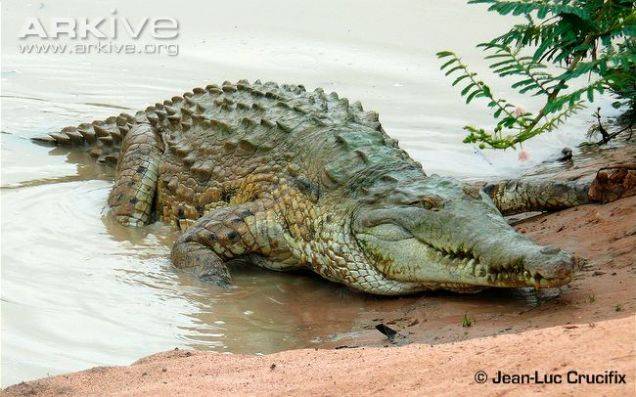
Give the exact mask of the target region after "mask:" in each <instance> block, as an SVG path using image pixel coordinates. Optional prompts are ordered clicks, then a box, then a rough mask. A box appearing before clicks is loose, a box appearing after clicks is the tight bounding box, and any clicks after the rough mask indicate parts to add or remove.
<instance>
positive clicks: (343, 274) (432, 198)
mask: <svg viewBox="0 0 636 397" xmlns="http://www.w3.org/2000/svg"><path fill="white" fill-rule="evenodd" d="M34 139H35V140H36V141H38V142H40V143H46V144H54V145H58V146H67V147H79V148H83V150H85V151H86V152H87V153H88V154H89V155H90V156H91V157H92V158H94V159H95V160H96V161H98V162H100V163H105V164H111V165H113V166H114V167H116V178H115V181H114V186H113V188H112V190H111V192H110V195H109V198H108V206H109V209H110V210H109V211H110V214H112V216H113V217H114V218H115V219H117V221H118V222H120V223H121V224H123V225H126V226H130V227H140V226H143V225H146V224H149V223H152V222H157V221H161V222H165V223H168V224H170V225H173V226H174V228H175V229H178V230H179V231H180V232H179V236H178V238H177V239H176V241H175V243H174V245H173V247H172V251H171V261H172V263H173V265H174V266H175V267H176V268H179V269H185V270H189V271H192V272H194V273H195V274H196V275H197V276H198V277H200V278H201V279H202V280H205V281H208V282H210V283H213V284H216V285H219V286H228V285H230V281H231V277H230V272H229V268H230V267H231V265H232V263H235V262H236V261H243V262H249V263H252V264H254V265H257V266H260V267H263V268H266V269H271V270H276V271H285V270H294V269H311V270H312V271H313V272H315V273H317V274H318V275H320V276H322V277H323V278H325V279H328V280H331V281H333V282H337V283H341V284H344V285H346V286H348V287H350V288H352V289H354V290H358V291H363V292H366V293H370V294H378V295H401V294H410V293H414V292H418V291H423V290H436V289H446V290H451V291H456V292H476V291H479V290H481V289H484V288H487V287H504V288H506V287H507V288H517V287H535V288H548V287H558V286H561V285H564V284H566V283H568V282H569V281H570V280H571V279H572V277H573V273H574V270H575V261H574V259H573V256H572V255H571V254H569V253H566V252H564V251H562V250H560V249H557V248H554V247H550V246H547V247H544V246H540V245H538V244H536V243H534V242H533V241H531V240H530V239H529V238H527V237H525V236H523V235H522V234H519V233H517V232H516V231H515V230H514V229H513V228H512V227H511V226H510V225H509V224H508V222H507V221H506V219H505V218H504V216H503V215H506V214H510V213H516V212H522V211H530V210H554V209H560V208H566V207H570V206H573V205H578V204H583V203H587V202H589V201H590V198H589V197H588V194H587V190H588V186H585V185H579V184H576V183H573V182H544V183H538V184H533V183H527V182H523V181H518V180H513V181H504V182H500V183H495V184H491V185H488V186H486V187H485V188H484V189H481V188H480V187H479V186H475V185H473V184H467V183H463V182H460V181H458V180H455V179H452V178H448V177H442V176H437V175H427V174H426V173H425V172H424V170H423V169H422V166H421V164H420V163H418V162H416V161H415V160H413V159H412V158H411V157H410V156H409V155H408V154H407V153H406V152H405V151H404V150H403V149H401V148H400V147H399V145H398V142H397V141H396V140H395V139H393V138H391V137H390V136H389V135H387V134H386V132H385V131H384V129H383V127H382V125H381V123H380V121H379V117H378V114H377V113H376V112H373V111H365V110H363V108H362V105H361V104H360V102H354V103H350V102H349V100H348V99H346V98H341V97H339V96H338V94H336V93H333V92H332V93H330V94H326V93H325V92H324V90H322V89H316V90H314V91H308V90H306V89H305V88H304V87H303V86H302V85H295V84H281V85H278V84H276V83H273V82H267V83H261V82H260V81H258V80H257V81H255V82H253V83H250V82H248V81H247V80H240V81H238V82H237V83H232V82H228V81H225V82H223V83H222V84H220V85H215V84H211V85H208V86H206V87H204V88H195V89H193V90H192V91H190V92H186V93H184V94H183V95H180V96H175V97H173V98H172V99H169V100H165V101H163V102H160V103H156V104H155V105H152V106H149V107H147V108H146V109H145V110H142V111H139V112H137V113H136V114H135V115H129V114H125V113H122V114H119V115H117V116H112V117H109V118H106V119H105V120H97V121H93V122H91V123H83V124H79V125H78V126H71V127H66V128H63V129H62V130H61V131H59V132H53V133H50V134H49V135H46V136H44V137H39V138H34Z"/></svg>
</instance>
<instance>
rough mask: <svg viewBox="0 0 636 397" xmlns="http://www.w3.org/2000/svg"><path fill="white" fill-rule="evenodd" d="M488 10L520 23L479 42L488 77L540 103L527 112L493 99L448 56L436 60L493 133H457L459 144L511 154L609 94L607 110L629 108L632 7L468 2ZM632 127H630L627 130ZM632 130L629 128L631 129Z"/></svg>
mask: <svg viewBox="0 0 636 397" xmlns="http://www.w3.org/2000/svg"><path fill="white" fill-rule="evenodd" d="M469 3H470V4H475V3H487V4H490V7H489V9H488V10H489V11H494V12H496V13H498V14H500V15H509V14H511V15H522V16H524V17H525V23H521V24H517V25H515V26H514V27H513V28H512V29H510V30H509V31H508V32H506V33H504V34H503V35H501V36H498V37H496V38H494V39H492V40H491V41H489V42H486V43H481V44H479V45H478V46H477V47H479V48H482V49H483V50H484V52H485V53H486V54H487V55H486V56H485V58H486V59H487V60H488V61H489V62H490V68H491V70H492V71H493V72H494V73H495V74H496V75H498V76H499V77H507V76H512V77H515V78H516V81H515V82H514V83H513V84H512V88H513V89H516V90H518V91H519V93H521V94H525V95H532V96H540V97H542V98H544V101H543V105H542V106H541V108H540V109H539V110H537V111H535V112H527V111H525V110H523V109H522V108H521V107H518V106H515V105H513V104H512V103H510V101H508V100H506V99H504V98H500V97H497V96H496V95H495V94H494V93H493V92H492V90H491V88H490V87H489V86H488V85H487V84H486V83H484V81H482V80H481V79H479V77H478V76H477V74H476V73H474V72H472V71H471V70H470V69H469V68H468V66H467V65H466V64H465V63H463V62H462V60H461V58H460V57H459V56H458V55H457V54H455V53H454V52H452V51H441V52H438V53H437V56H438V58H440V59H443V60H444V63H443V65H442V66H441V69H442V70H443V71H444V72H445V74H446V75H447V76H453V77H455V79H454V81H453V83H452V85H453V86H456V85H460V86H461V87H462V90H461V95H462V96H463V97H465V99H466V103H470V102H471V101H472V100H474V99H478V98H483V99H485V100H486V101H488V107H489V108H491V110H492V113H493V116H494V118H495V119H496V120H497V124H496V126H495V127H494V128H493V129H492V130H486V129H485V128H479V127H475V126H472V125H467V126H465V127H464V129H466V130H467V131H468V135H467V136H466V138H465V139H464V142H465V143H476V144H479V146H480V147H481V148H485V147H487V146H489V147H491V148H496V149H506V148H509V147H514V146H516V145H517V144H519V143H521V142H524V141H526V140H528V139H530V138H532V137H534V136H536V135H539V134H542V133H545V132H549V131H552V130H554V129H556V128H557V127H558V126H560V125H561V124H563V123H564V122H565V120H566V119H567V118H568V117H570V116H572V115H573V114H574V113H576V112H577V111H579V110H581V109H583V108H584V107H585V103H586V102H593V101H594V95H595V94H603V93H604V92H605V91H606V90H609V91H610V92H611V93H612V94H613V95H614V97H615V98H616V101H615V103H614V106H616V107H622V106H629V107H630V109H631V111H632V113H633V109H634V108H635V106H636V44H635V39H634V37H635V36H636V13H635V12H634V1H633V0H629V1H628V0H518V1H513V0H503V1H500V0H471V1H469ZM632 124H633V123H632ZM630 128H631V127H630Z"/></svg>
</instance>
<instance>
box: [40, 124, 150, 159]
mask: <svg viewBox="0 0 636 397" xmlns="http://www.w3.org/2000/svg"><path fill="white" fill-rule="evenodd" d="M139 121H141V120H139V118H135V117H133V116H131V115H129V114H126V113H121V114H120V115H118V116H112V117H109V118H107V119H105V120H95V121H93V122H92V123H82V124H80V125H78V126H70V127H64V128H62V129H61V130H60V131H58V132H52V133H50V134H48V135H44V136H41V137H36V138H32V140H33V141H35V142H37V143H40V144H46V145H55V146H63V147H69V148H70V147H77V148H84V149H85V150H86V151H87V152H88V153H89V155H90V156H91V157H93V158H94V159H95V160H97V161H99V162H102V163H116V162H117V158H118V157H119V151H120V148H121V142H122V140H123V138H124V137H125V136H126V134H127V133H128V132H129V131H130V129H131V128H132V127H133V126H134V125H135V124H136V123H138V122H139Z"/></svg>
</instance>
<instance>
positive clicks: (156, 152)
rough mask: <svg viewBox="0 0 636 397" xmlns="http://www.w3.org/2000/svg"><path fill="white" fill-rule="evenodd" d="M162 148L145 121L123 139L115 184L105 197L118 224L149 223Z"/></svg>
mask: <svg viewBox="0 0 636 397" xmlns="http://www.w3.org/2000/svg"><path fill="white" fill-rule="evenodd" d="M162 151H163V145H162V143H161V140H160V138H159V137H158V136H157V134H156V133H155V130H154V129H153V128H152V127H151V126H150V125H149V124H145V123H141V124H138V125H136V126H135V127H133V128H132V130H131V131H130V132H129V133H128V134H127V135H126V137H125V138H124V141H123V142H122V148H121V154H120V157H119V162H118V163H117V178H116V179H115V186H114V187H113V190H111V192H110V196H109V197H108V205H109V206H110V208H111V213H112V214H113V215H114V216H115V218H116V219H117V220H118V221H119V222H120V223H121V224H123V225H126V226H142V225H145V224H147V223H149V222H150V215H151V212H152V204H153V200H154V197H155V193H156V191H157V178H158V174H159V163H160V161H161V153H162Z"/></svg>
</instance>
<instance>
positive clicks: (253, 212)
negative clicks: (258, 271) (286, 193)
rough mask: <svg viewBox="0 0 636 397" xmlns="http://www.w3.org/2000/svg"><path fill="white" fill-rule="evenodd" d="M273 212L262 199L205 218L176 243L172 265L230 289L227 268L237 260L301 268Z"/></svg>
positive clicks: (280, 267)
mask: <svg viewBox="0 0 636 397" xmlns="http://www.w3.org/2000/svg"><path fill="white" fill-rule="evenodd" d="M273 208H274V206H273V203H272V202H271V200H267V199H260V200H256V201H252V202H248V203H244V204H239V205H236V206H233V207H225V208H220V209H217V210H215V211H212V212H210V213H209V214H207V215H204V216H202V217H201V218H199V219H198V220H197V221H196V223H194V224H193V225H192V226H190V227H189V228H188V229H187V230H186V231H185V232H183V234H181V236H179V238H178V239H177V241H176V242H175V244H174V246H173V248H172V264H173V265H174V266H175V267H177V268H181V269H188V270H191V271H193V272H194V273H195V274H196V275H197V276H198V277H199V278H201V279H202V280H203V281H207V282H211V283H214V284H217V285H219V286H227V285H229V283H230V273H229V271H228V269H227V266H226V264H227V263H228V262H229V261H231V260H233V259H237V258H246V259H247V260H248V261H250V262H252V263H255V264H257V265H259V266H263V267H267V268H269V269H274V270H285V269H288V268H297V267H300V266H302V264H300V263H299V262H298V260H297V259H296V258H295V257H294V256H293V255H292V253H291V250H290V249H289V247H288V246H287V243H286V241H285V238H284V233H285V232H284V229H283V227H282V225H281V223H280V221H279V219H278V217H277V214H276V212H275V211H274V209H273Z"/></svg>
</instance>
